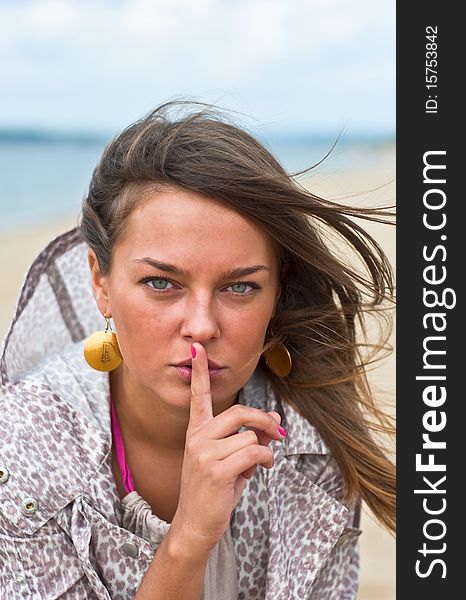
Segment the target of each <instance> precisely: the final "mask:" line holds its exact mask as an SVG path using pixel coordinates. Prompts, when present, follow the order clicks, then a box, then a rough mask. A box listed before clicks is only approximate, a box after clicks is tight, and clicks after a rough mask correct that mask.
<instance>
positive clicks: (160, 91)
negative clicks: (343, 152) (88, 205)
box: [0, 0, 395, 135]
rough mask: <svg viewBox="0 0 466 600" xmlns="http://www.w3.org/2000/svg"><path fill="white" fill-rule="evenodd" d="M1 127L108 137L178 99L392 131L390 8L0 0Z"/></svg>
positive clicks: (265, 123)
mask: <svg viewBox="0 0 466 600" xmlns="http://www.w3.org/2000/svg"><path fill="white" fill-rule="evenodd" d="M0 82H1V83H0V86H1V93H0V129H11V128H20V129H26V128H39V129H50V130H71V131H99V132H105V133H106V132H110V133H113V132H116V131H118V130H119V129H121V128H122V127H124V126H126V125H128V124H129V123H131V122H132V121H134V120H136V119H137V118H139V117H141V116H143V115H144V114H146V113H147V112H148V111H149V110H151V109H152V108H154V107H155V106H157V105H158V104H160V103H162V102H164V101H166V100H168V99H171V98H175V97H183V98H186V99H194V100H200V101H203V102H213V103H215V104H218V105H220V106H223V107H225V108H227V109H228V108H229V109H233V110H236V111H240V112H241V113H242V114H245V115H247V118H248V119H249V122H250V123H252V124H253V125H256V127H259V128H261V129H262V130H263V131H268V132H277V133H280V132H292V133H295V134H296V133H298V134H306V133H309V132H310V133H323V134H327V133H330V134H331V135H334V134H335V133H338V132H339V131H340V130H344V131H346V132H347V133H348V134H349V135H351V134H359V133H363V134H369V135H380V134H381V135H385V134H388V135H391V134H393V132H394V130H395V1H394V0H389V1H387V0H380V1H379V2H374V0H351V2H350V1H348V0H112V1H110V0H99V1H96V0H93V1H91V0H11V1H8V0H6V1H5V0H0Z"/></svg>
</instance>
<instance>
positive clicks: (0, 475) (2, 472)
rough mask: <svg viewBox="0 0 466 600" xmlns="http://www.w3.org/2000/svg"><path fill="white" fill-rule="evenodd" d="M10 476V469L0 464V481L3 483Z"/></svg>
mask: <svg viewBox="0 0 466 600" xmlns="http://www.w3.org/2000/svg"><path fill="white" fill-rule="evenodd" d="M9 476H10V471H8V469H7V468H6V467H3V466H0V483H5V482H6V481H8V478H9Z"/></svg>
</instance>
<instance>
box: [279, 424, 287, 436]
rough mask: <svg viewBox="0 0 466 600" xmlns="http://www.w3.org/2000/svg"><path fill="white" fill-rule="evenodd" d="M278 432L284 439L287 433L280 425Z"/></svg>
mask: <svg viewBox="0 0 466 600" xmlns="http://www.w3.org/2000/svg"><path fill="white" fill-rule="evenodd" d="M278 431H279V433H280V435H282V436H283V437H285V435H286V431H285V430H284V429H283V427H281V426H280V425H279V426H278Z"/></svg>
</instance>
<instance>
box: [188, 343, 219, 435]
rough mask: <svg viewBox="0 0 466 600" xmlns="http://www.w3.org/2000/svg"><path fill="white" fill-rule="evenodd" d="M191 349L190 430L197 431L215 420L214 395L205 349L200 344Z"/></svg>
mask: <svg viewBox="0 0 466 600" xmlns="http://www.w3.org/2000/svg"><path fill="white" fill-rule="evenodd" d="M191 347H192V350H191V355H192V360H191V367H192V369H191V371H192V372H191V405H190V410H189V423H188V429H189V430H197V429H199V428H200V427H202V426H203V425H205V424H206V423H208V422H209V421H211V420H212V419H213V409H212V395H211V391H210V377H209V367H208V362H207V353H206V351H205V348H204V347H203V346H202V344H199V343H198V342H195V343H193V344H192V345H191Z"/></svg>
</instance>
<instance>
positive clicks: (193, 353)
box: [191, 344, 196, 358]
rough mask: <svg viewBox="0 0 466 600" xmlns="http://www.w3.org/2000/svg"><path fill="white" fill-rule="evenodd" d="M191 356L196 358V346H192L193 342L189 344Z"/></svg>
mask: <svg viewBox="0 0 466 600" xmlns="http://www.w3.org/2000/svg"><path fill="white" fill-rule="evenodd" d="M191 356H192V357H193V358H196V348H195V347H194V345H193V344H191Z"/></svg>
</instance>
